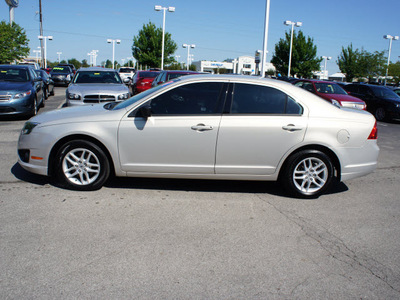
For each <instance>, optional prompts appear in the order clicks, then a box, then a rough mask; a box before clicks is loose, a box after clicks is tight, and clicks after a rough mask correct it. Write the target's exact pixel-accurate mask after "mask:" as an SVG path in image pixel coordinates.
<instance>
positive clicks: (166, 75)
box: [151, 70, 205, 87]
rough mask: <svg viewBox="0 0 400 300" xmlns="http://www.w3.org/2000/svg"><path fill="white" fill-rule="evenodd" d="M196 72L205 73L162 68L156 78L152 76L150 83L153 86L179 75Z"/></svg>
mask: <svg viewBox="0 0 400 300" xmlns="http://www.w3.org/2000/svg"><path fill="white" fill-rule="evenodd" d="M196 74H205V73H201V72H196V71H181V70H164V71H161V72H160V74H158V75H157V77H156V78H154V80H153V82H152V83H151V86H152V87H154V86H157V85H159V84H163V83H164V82H167V81H170V80H172V79H174V78H178V77H181V76H185V75H196Z"/></svg>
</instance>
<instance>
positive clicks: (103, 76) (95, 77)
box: [73, 71, 122, 84]
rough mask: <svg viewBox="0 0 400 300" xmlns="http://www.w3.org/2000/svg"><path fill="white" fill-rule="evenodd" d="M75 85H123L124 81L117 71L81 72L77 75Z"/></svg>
mask: <svg viewBox="0 0 400 300" xmlns="http://www.w3.org/2000/svg"><path fill="white" fill-rule="evenodd" d="M73 83H111V84H122V81H121V78H120V77H119V75H118V73H117V72H115V71H80V72H78V73H76V75H75V77H74V82H73Z"/></svg>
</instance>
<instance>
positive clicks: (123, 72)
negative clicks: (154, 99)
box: [118, 67, 136, 82]
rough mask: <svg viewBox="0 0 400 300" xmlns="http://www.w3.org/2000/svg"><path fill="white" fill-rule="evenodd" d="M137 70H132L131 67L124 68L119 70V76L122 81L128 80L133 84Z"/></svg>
mask: <svg viewBox="0 0 400 300" xmlns="http://www.w3.org/2000/svg"><path fill="white" fill-rule="evenodd" d="M135 73H136V70H135V68H130V67H122V68H119V69H118V74H119V76H120V77H121V79H122V80H124V79H126V78H128V79H129V82H132V78H133V76H134V75H135Z"/></svg>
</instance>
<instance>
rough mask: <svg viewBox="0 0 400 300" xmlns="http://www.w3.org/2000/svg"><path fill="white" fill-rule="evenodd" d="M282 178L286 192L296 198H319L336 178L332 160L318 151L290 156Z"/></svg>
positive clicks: (305, 151) (307, 151) (302, 152)
mask: <svg viewBox="0 0 400 300" xmlns="http://www.w3.org/2000/svg"><path fill="white" fill-rule="evenodd" d="M281 175H282V176H281V177H280V179H281V181H282V184H283V186H284V188H285V190H286V191H287V192H288V193H289V194H290V195H292V196H294V197H296V198H318V197H319V196H320V195H321V194H323V193H324V192H326V191H327V190H328V189H329V188H330V186H331V184H332V182H333V178H334V167H333V164H332V161H331V159H330V158H329V157H328V156H327V155H326V154H325V153H323V152H321V151H318V150H303V151H300V152H297V153H295V154H293V155H292V156H290V157H289V158H288V160H287V163H286V164H285V168H284V170H283V173H282V174H281Z"/></svg>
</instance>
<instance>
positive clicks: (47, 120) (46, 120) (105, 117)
mask: <svg viewBox="0 0 400 300" xmlns="http://www.w3.org/2000/svg"><path fill="white" fill-rule="evenodd" d="M104 105H105V104H103V103H102V104H93V105H85V106H76V107H65V108H60V109H55V110H52V111H48V112H44V113H41V114H38V115H36V116H35V117H33V118H31V119H30V120H29V121H30V122H37V123H40V124H41V125H42V126H48V125H57V124H66V123H75V122H88V121H89V122H90V121H93V122H104V121H116V120H120V119H121V118H122V116H123V114H125V113H126V110H125V109H119V110H107V109H105V108H104Z"/></svg>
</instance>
